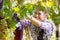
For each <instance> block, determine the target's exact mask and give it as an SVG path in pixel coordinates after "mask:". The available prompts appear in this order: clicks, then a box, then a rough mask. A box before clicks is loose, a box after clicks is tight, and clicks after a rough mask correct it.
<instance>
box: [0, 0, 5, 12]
mask: <svg viewBox="0 0 60 40" xmlns="http://www.w3.org/2000/svg"><path fill="white" fill-rule="evenodd" d="M0 1H1V2H0V11H1V9H2V7H3V1H4V0H0Z"/></svg>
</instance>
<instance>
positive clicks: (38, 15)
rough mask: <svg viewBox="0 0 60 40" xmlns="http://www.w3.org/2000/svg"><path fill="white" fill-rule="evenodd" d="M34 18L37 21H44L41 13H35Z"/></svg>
mask: <svg viewBox="0 0 60 40" xmlns="http://www.w3.org/2000/svg"><path fill="white" fill-rule="evenodd" d="M34 16H35V18H37V19H39V20H41V21H43V20H44V19H45V15H44V14H43V12H42V11H40V12H37V13H35V15H34Z"/></svg>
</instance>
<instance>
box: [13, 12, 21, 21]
mask: <svg viewBox="0 0 60 40" xmlns="http://www.w3.org/2000/svg"><path fill="white" fill-rule="evenodd" d="M13 18H15V19H16V21H17V22H20V19H19V18H18V17H17V14H16V13H14V15H13Z"/></svg>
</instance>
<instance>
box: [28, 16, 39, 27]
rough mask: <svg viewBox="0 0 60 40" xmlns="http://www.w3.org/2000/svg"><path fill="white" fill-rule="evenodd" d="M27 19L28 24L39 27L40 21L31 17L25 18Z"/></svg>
mask: <svg viewBox="0 0 60 40" xmlns="http://www.w3.org/2000/svg"><path fill="white" fill-rule="evenodd" d="M27 19H29V20H30V22H31V23H32V24H34V25H35V26H37V27H40V21H39V20H37V19H36V18H34V17H31V16H27Z"/></svg>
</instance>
